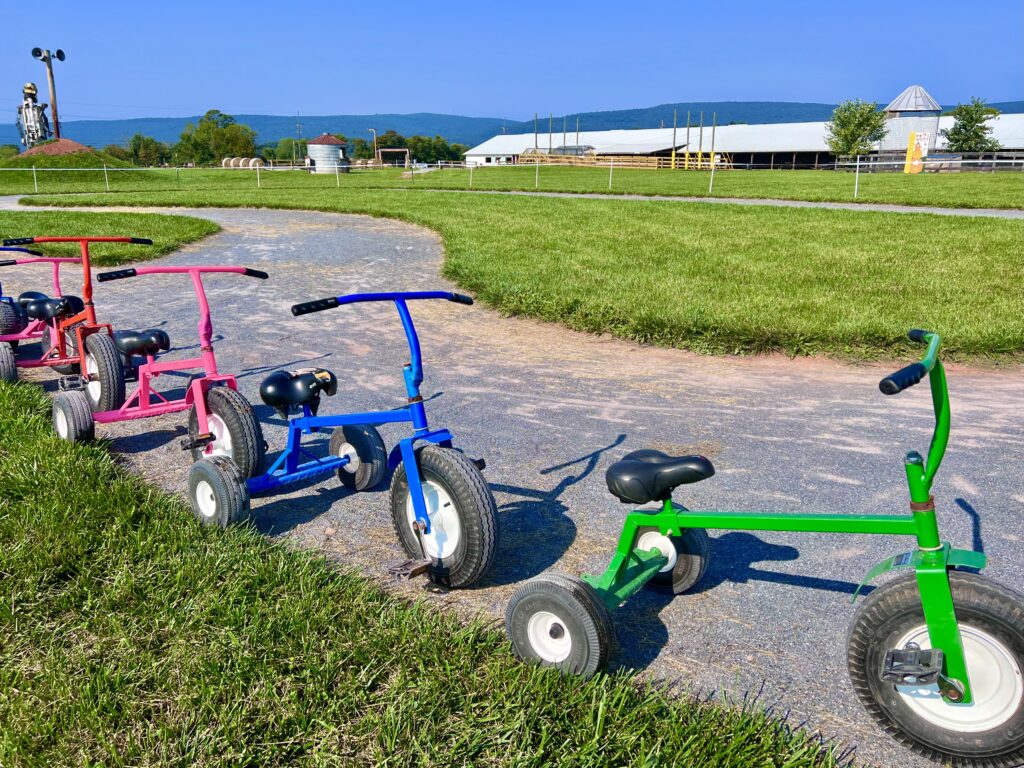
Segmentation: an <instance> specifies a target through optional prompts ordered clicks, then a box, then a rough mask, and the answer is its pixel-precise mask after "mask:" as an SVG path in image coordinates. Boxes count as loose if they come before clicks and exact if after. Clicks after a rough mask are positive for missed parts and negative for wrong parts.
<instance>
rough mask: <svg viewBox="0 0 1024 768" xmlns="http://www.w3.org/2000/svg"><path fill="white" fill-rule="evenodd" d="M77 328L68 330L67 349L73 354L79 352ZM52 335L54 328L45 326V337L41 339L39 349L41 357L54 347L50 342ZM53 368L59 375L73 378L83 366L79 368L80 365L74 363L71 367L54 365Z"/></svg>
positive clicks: (73, 327)
mask: <svg viewBox="0 0 1024 768" xmlns="http://www.w3.org/2000/svg"><path fill="white" fill-rule="evenodd" d="M77 327H78V326H77V325H75V326H72V327H71V328H68V329H67V331H66V333H67V337H68V341H67V348H68V351H69V352H72V353H75V352H76V351H77V345H78V336H77V335H76V334H75V328H77ZM52 333H53V328H51V327H50V326H49V325H46V326H43V335H42V336H41V337H40V338H39V344H40V345H41V346H40V347H39V355H40V357H41V356H42V355H45V354H46V353H47V351H49V349H50V347H52V346H53V342H52V341H50V338H51V336H52ZM52 368H53V370H55V371H56V372H57V373H62V374H64V375H65V376H71V375H72V374H75V373H79V372H80V371H81V366H79V364H78V363H72V364H71V365H54V366H52Z"/></svg>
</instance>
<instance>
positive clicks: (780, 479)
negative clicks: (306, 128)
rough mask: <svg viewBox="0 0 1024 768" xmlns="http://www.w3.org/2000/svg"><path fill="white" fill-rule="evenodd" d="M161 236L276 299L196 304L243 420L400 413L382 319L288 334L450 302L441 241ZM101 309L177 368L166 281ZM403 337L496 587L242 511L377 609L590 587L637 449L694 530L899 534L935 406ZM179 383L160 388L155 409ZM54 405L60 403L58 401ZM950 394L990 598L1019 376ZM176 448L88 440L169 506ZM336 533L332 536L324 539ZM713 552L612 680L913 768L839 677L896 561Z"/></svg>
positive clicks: (353, 517)
mask: <svg viewBox="0 0 1024 768" xmlns="http://www.w3.org/2000/svg"><path fill="white" fill-rule="evenodd" d="M5 202H6V203H7V204H10V203H9V202H8V201H0V207H3V204H4V203H5ZM716 202H718V201H716ZM135 210H139V209H135ZM172 212H174V213H187V214H189V215H193V216H200V217H205V218H209V219H211V220H213V221H216V222H217V223H218V224H220V225H221V226H222V227H223V229H224V231H223V233H221V234H218V235H215V236H213V237H211V238H209V239H207V240H205V241H203V242H201V243H198V244H194V245H192V246H189V247H186V248H184V249H182V250H181V251H180V252H178V253H176V254H173V255H171V256H169V257H166V258H164V259H163V262H164V263H167V264H179V265H180V264H189V263H211V264H212V263H226V264H240V265H245V266H251V267H255V268H258V269H263V270H266V271H267V272H269V273H270V275H271V279H270V280H268V281H265V282H264V281H257V280H252V279H247V278H244V277H238V276H235V275H217V276H213V277H211V278H210V279H209V280H208V281H207V285H208V289H209V293H210V299H211V305H212V307H213V322H214V328H215V334H216V341H217V354H218V360H219V362H220V366H221V369H222V370H223V371H225V372H234V373H237V374H238V375H239V376H240V378H239V383H240V386H241V389H242V392H243V393H244V394H245V395H246V396H247V397H248V398H249V399H250V400H251V401H252V402H254V403H259V402H260V401H259V397H258V387H259V383H260V381H261V380H262V378H263V377H264V376H265V375H266V374H268V373H269V372H271V371H273V370H275V369H277V368H281V367H289V366H292V367H295V366H301V365H319V366H324V367H327V368H330V369H331V370H333V371H335V373H337V375H338V378H339V382H340V385H339V394H338V395H337V396H336V397H334V398H328V399H325V402H324V406H323V412H325V413H332V412H344V411H354V410H371V409H378V408H389V407H394V406H398V405H400V404H401V403H402V402H403V399H404V390H403V386H402V382H401V371H400V367H401V365H402V364H403V363H404V362H405V361H406V359H407V352H406V351H405V346H404V337H403V336H402V331H401V326H400V324H399V321H398V318H397V315H396V313H395V311H394V309H393V308H392V307H391V306H390V305H378V306H366V307H365V308H339V309H335V310H331V311H328V312H324V313H320V314H314V315H308V316H305V317H302V318H293V317H292V316H291V314H290V313H289V311H288V307H289V306H290V305H291V304H292V303H294V302H297V301H302V300H307V299H312V298H320V297H323V296H326V295H337V294H341V293H348V292H354V291H364V290H383V289H387V290H403V289H432V288H450V287H451V286H450V284H449V283H448V282H447V281H445V280H443V279H441V278H440V277H439V276H438V272H439V266H440V262H441V258H442V248H441V244H440V242H439V240H438V238H437V237H436V235H434V234H433V233H431V232H429V231H426V230H423V229H419V228H416V227H413V226H410V225H406V224H398V223H394V222H388V221H383V220H378V219H370V218H366V217H360V216H348V215H339V214H324V213H312V212H309V213H305V212H286V211H270V210H245V209H242V210H215V209H207V210H184V209H174V210H173V211H172ZM132 234H137V235H142V236H144V235H145V233H144V232H139V233H132ZM3 277H4V284H5V286H6V287H8V291H20V290H26V289H30V288H34V287H36V286H38V285H39V284H40V283H45V282H46V279H45V278H44V276H42V275H41V274H40V273H39V272H38V271H36V270H31V268H28V267H26V268H13V269H5V271H4V275H3ZM68 283H69V285H73V284H74V283H73V282H72V281H71V280H70V279H69V280H68ZM96 301H97V309H98V313H99V315H100V317H101V319H105V320H108V321H111V322H113V323H114V325H115V327H118V328H132V327H134V328H143V327H161V328H164V329H166V330H167V331H168V332H169V333H170V336H171V339H172V341H173V343H174V350H173V351H172V353H171V355H181V356H184V355H186V354H189V353H190V351H191V350H192V349H193V348H194V345H195V338H196V336H195V334H196V328H195V321H196V312H195V306H194V299H193V296H192V293H191V290H190V288H189V286H188V284H187V282H186V281H185V280H183V279H181V278H179V277H176V276H160V277H144V278H139V279H136V280H125V281H120V282H116V283H111V284H101V285H97V287H96ZM413 314H414V317H415V319H416V320H417V325H418V329H419V331H420V334H421V340H422V344H423V350H424V356H425V362H426V382H425V385H424V388H423V391H424V394H425V396H426V395H433V394H435V393H436V394H437V395H439V396H438V397H437V398H436V399H433V400H431V401H430V403H429V406H428V408H429V413H430V416H431V419H432V424H433V425H435V426H447V427H449V428H450V429H452V431H453V432H454V433H455V435H456V439H457V444H458V445H459V446H460V447H463V448H464V449H465V450H466V451H467V453H469V454H470V455H471V456H483V457H485V458H486V459H487V462H488V470H487V473H486V474H487V477H488V479H489V480H490V482H491V484H492V489H493V491H494V494H495V497H496V498H497V501H498V505H499V508H500V521H501V525H502V537H501V539H500V542H499V552H498V558H497V565H496V567H495V569H494V570H493V572H492V573H491V574H490V576H489V578H488V579H487V581H486V582H485V583H483V584H481V585H480V586H479V587H478V588H475V589H471V590H465V591H459V592H452V593H448V594H444V593H438V592H434V591H430V590H428V589H426V588H424V586H423V584H422V582H412V583H406V584H398V583H395V582H391V581H389V580H387V577H386V575H385V568H386V566H387V565H388V564H390V563H392V562H394V561H397V560H399V559H401V553H400V551H399V548H398V545H397V543H396V540H395V535H394V533H393V531H392V529H391V524H390V518H389V514H388V511H387V492H386V491H379V492H374V493H367V494H360V495H354V496H350V495H349V494H348V493H347V492H346V491H345V490H343V489H341V488H340V487H339V484H338V483H337V481H336V480H327V481H324V482H322V483H319V484H317V485H314V486H311V487H305V488H300V489H297V490H294V491H293V492H292V493H288V494H282V495H277V496H271V497H266V498H261V499H256V500H255V502H254V509H255V515H256V521H257V524H258V525H259V527H260V528H261V529H262V530H264V531H266V532H267V533H268V534H269V535H273V536H278V537H281V538H282V539H284V540H287V541H290V542H293V543H294V544H297V545H300V546H303V547H306V548H310V549H314V550H317V551H319V552H322V553H324V554H325V555H326V556H328V557H329V558H331V559H334V560H336V561H337V562H339V563H340V564H344V565H352V566H355V567H357V568H359V569H361V570H363V571H364V572H366V573H368V574H370V575H372V576H373V577H374V578H377V579H379V580H380V581H381V582H382V583H386V584H387V585H388V587H389V588H390V589H393V590H396V591H398V592H400V593H403V594H407V595H413V596H417V597H422V598H424V599H426V600H429V601H432V602H434V603H436V604H438V605H443V606H451V607H453V608H456V609H458V610H460V611H463V612H465V613H467V614H481V615H483V616H484V617H485V618H490V619H493V620H494V621H499V620H500V618H501V616H502V613H503V610H504V607H505V603H506V601H507V599H508V597H509V595H510V594H511V592H512V590H513V589H514V588H515V586H516V585H517V584H518V583H520V582H521V581H522V580H523V579H526V578H529V577H531V576H534V575H536V574H538V573H540V572H542V571H544V570H547V569H549V568H557V569H561V570H565V571H574V572H575V571H579V570H587V571H590V572H596V571H599V570H601V569H603V567H604V565H605V564H606V563H607V559H608V558H609V557H610V555H611V552H612V550H613V547H614V545H615V540H616V536H617V533H618V531H619V528H620V524H621V519H622V514H623V512H624V510H625V508H624V507H623V506H621V505H620V504H619V503H618V502H617V501H616V500H615V499H613V498H612V497H611V496H609V495H608V493H607V491H606V490H605V488H604V480H603V472H604V469H605V468H606V467H607V466H608V464H609V463H611V462H612V461H613V460H614V459H616V458H617V457H619V456H621V455H622V454H623V453H625V452H626V451H628V450H632V449H635V448H640V447H645V446H653V447H657V448H662V449H664V450H667V451H675V452H690V451H695V452H700V453H703V454H705V455H707V456H709V457H710V458H712V460H713V461H714V462H715V465H716V467H717V469H718V474H717V475H716V477H714V478H713V479H711V480H709V481H707V482H704V483H700V484H698V485H695V486H689V487H686V488H684V489H683V490H682V491H681V492H680V493H678V494H677V499H678V500H679V501H682V502H684V503H686V504H688V505H690V506H694V507H718V508H723V509H739V510H752V509H781V510H791V511H815V510H824V511H838V512H844V511H849V512H865V513H892V512H902V511H903V510H905V509H906V491H905V487H904V480H903V470H902V456H903V454H904V452H905V451H906V450H908V449H910V448H918V449H921V450H924V449H925V448H926V447H927V440H928V436H929V434H930V428H931V422H932V416H931V407H930V401H929V397H928V394H927V389H917V390H913V391H911V392H909V393H907V394H904V395H902V396H900V397H895V398H886V397H883V396H882V395H881V394H880V393H879V392H878V388H877V382H878V379H879V378H880V377H881V375H883V374H884V373H887V372H888V368H879V367H877V366H871V365H864V366H848V365H842V364H838V363H834V362H830V361H823V360H788V359H785V358H780V357H770V358H753V359H750V358H746V359H745V358H708V357H700V356H697V355H692V354H688V353H686V352H682V351H678V350H669V349H657V348H649V347H642V346H638V345H636V344H631V343H627V342H624V341H619V340H615V339H611V338H605V337H594V336H587V335H583V334H578V333H574V332H571V331H567V330H565V329H562V328H560V327H556V326H552V325H545V324H541V323H537V322H533V321H530V320H523V319H508V318H501V317H499V316H498V315H497V314H495V313H494V312H492V311H490V310H488V309H485V308H483V307H481V306H473V307H464V306H460V305H455V304H450V303H447V302H422V303H416V304H414V305H413ZM183 382H184V379H183V378H181V377H173V376H171V377H168V378H167V380H166V383H165V384H164V386H165V387H174V386H176V385H181V384H182V383H183ZM46 385H47V386H48V387H49V388H51V389H52V380H47V382H46ZM950 386H951V390H952V397H953V408H954V432H953V437H952V444H951V449H950V452H949V454H948V457H947V463H946V464H945V465H944V466H943V469H942V472H941V474H940V478H939V482H938V484H937V487H936V496H937V502H938V505H939V508H940V515H941V518H942V526H943V529H944V532H945V535H946V537H947V538H949V539H951V540H952V541H953V542H954V544H956V545H960V546H967V547H972V546H973V547H984V549H985V551H986V552H987V553H988V555H989V557H990V563H991V566H990V573H991V575H992V576H993V577H994V578H997V579H999V580H1001V581H1003V582H1005V583H1007V584H1009V585H1011V586H1013V587H1016V588H1018V589H1021V588H1024V558H1022V557H1021V556H1020V549H1021V543H1020V542H1021V537H1022V536H1024V525H1022V523H1021V520H1022V519H1024V492H1022V489H1021V485H1020V463H1021V460H1022V458H1024V440H1022V436H1021V435H1022V433H1021V414H1022V413H1024V387H1022V386H1021V371H1020V369H1019V368H1013V369H1009V370H977V369H963V368H959V367H957V366H953V367H952V368H951V370H950ZM257 412H258V413H259V415H260V417H261V419H262V420H263V422H264V425H265V427H264V429H265V431H266V437H267V440H268V441H269V443H270V446H271V451H272V452H274V451H277V450H279V449H280V448H281V447H282V446H283V443H284V438H285V430H284V429H283V427H282V426H281V421H280V419H279V417H277V416H276V415H275V414H273V412H272V411H271V410H270V409H269V408H266V407H265V406H263V405H262V404H260V405H257ZM185 423H186V418H185V416H184V414H181V415H176V416H169V417H164V418H160V419H156V420H150V421H146V422H128V423H121V424H115V425H106V426H102V425H101V426H99V427H98V430H99V432H100V433H101V434H102V435H104V436H106V437H109V438H112V439H113V445H112V447H113V449H114V450H115V451H117V452H119V453H121V454H123V456H124V457H125V460H126V461H127V462H128V463H129V464H130V465H131V466H132V467H134V468H136V469H137V470H139V471H140V472H142V473H143V474H144V475H146V476H147V477H148V478H150V479H151V480H153V481H155V482H157V483H159V484H160V485H162V486H163V487H164V488H167V489H169V490H172V491H175V492H181V491H182V490H183V488H184V483H185V478H186V473H187V469H188V464H189V462H188V459H187V456H186V454H184V453H183V452H182V451H181V450H180V449H179V448H178V441H179V438H180V437H181V436H182V435H184V433H185ZM382 433H383V434H384V437H385V440H386V441H387V443H388V445H389V446H390V445H393V444H394V442H395V440H396V439H397V438H398V437H399V436H400V433H399V432H398V431H396V430H395V429H393V428H392V429H388V428H385V429H382ZM329 528H334V529H336V531H337V532H336V533H335V534H334V535H333V536H331V537H328V536H327V535H326V534H325V531H326V530H327V529H329ZM713 536H714V540H713V546H714V551H713V556H712V563H711V566H710V569H709V572H708V575H707V577H706V578H705V580H704V581H703V582H702V584H701V585H700V587H699V591H698V592H696V593H695V594H692V595H688V596H684V597H679V598H676V599H674V600H668V599H666V598H665V597H663V596H659V595H654V594H651V593H648V592H643V593H641V594H639V595H638V596H636V597H635V598H633V599H632V600H631V601H630V602H629V603H628V604H627V605H626V606H625V607H623V608H622V609H621V610H620V611H619V612H618V614H617V631H618V639H619V642H620V645H621V649H620V651H619V653H618V654H617V655H616V657H615V662H616V663H617V664H620V665H626V666H632V667H637V668H641V669H645V670H646V671H647V673H649V674H650V675H652V676H655V677H659V678H666V679H670V680H673V681H679V682H682V683H683V684H684V685H686V686H688V687H690V688H693V689H721V690H725V691H731V692H734V693H737V694H740V695H742V693H743V692H744V691H752V692H760V697H761V700H762V702H763V703H765V704H768V705H775V706H776V707H777V709H778V710H781V711H789V712H790V714H791V717H792V718H793V720H794V721H796V722H801V721H805V720H806V721H807V722H808V724H809V725H810V727H812V728H817V729H820V730H821V731H822V732H823V733H825V734H826V735H828V736H830V737H838V738H840V739H842V740H844V741H845V742H847V743H849V744H851V745H852V746H854V747H855V748H856V755H857V757H858V758H859V759H861V760H867V761H871V762H877V763H879V764H882V765H896V764H900V765H903V766H918V765H926V764H927V763H923V762H922V761H920V760H918V759H917V758H916V757H914V756H913V755H910V754H909V753H908V752H906V751H905V750H904V749H903V748H901V747H899V746H898V745H896V743H895V742H893V741H891V740H890V739H888V738H886V737H885V736H883V735H882V734H881V732H880V731H879V730H878V729H877V728H876V727H875V726H874V725H873V724H872V723H871V722H870V721H869V720H868V719H867V717H866V716H865V714H864V713H863V712H862V710H861V707H860V705H859V704H858V703H857V701H856V700H855V698H854V694H853V691H852V689H851V686H850V684H849V681H848V678H847V674H846V668H845V661H844V658H845V644H844V637H845V632H846V627H847V624H848V622H849V620H850V618H851V616H852V612H853V608H852V607H851V605H850V596H851V594H852V592H853V590H854V588H855V586H856V584H857V583H858V582H859V580H860V579H861V578H862V576H863V575H864V574H865V572H866V571H867V570H868V569H869V568H870V567H871V566H872V565H874V564H875V563H877V562H879V561H880V560H882V559H884V558H885V557H887V556H889V555H891V554H894V553H895V552H899V551H903V550H905V549H907V548H908V544H909V542H905V541H897V540H895V539H889V538H888V537H876V538H873V537H867V536H864V537H851V536H846V537H843V536H836V535H787V534H771V533H764V534H752V533H728V532H719V533H715V534H713Z"/></svg>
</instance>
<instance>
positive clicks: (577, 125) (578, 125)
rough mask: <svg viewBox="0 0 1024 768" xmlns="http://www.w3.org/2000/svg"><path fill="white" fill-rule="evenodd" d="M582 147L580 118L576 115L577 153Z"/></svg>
mask: <svg viewBox="0 0 1024 768" xmlns="http://www.w3.org/2000/svg"><path fill="white" fill-rule="evenodd" d="M579 147H580V116H579V115H576V151H577V152H579Z"/></svg>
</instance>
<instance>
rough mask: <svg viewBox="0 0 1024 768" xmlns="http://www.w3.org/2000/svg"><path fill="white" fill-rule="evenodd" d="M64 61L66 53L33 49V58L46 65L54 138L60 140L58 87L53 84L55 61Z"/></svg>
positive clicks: (59, 50)
mask: <svg viewBox="0 0 1024 768" xmlns="http://www.w3.org/2000/svg"><path fill="white" fill-rule="evenodd" d="M55 57H56V59H57V61H64V58H65V57H64V51H62V50H61V49H60V48H58V49H57V50H56V51H54V52H53V53H52V54H51V53H50V51H49V50H48V49H46V48H33V49H32V58H33V59H39V60H40V61H41V62H43V64H45V65H46V81H47V83H48V84H49V86H50V114H51V115H53V137H54V138H55V139H59V138H60V117H59V116H58V115H57V87H56V86H55V85H54V84H53V59H54V58H55Z"/></svg>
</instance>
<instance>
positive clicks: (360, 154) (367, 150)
mask: <svg viewBox="0 0 1024 768" xmlns="http://www.w3.org/2000/svg"><path fill="white" fill-rule="evenodd" d="M351 146H352V155H351V156H352V157H354V158H355V159H357V160H372V159H373V144H372V143H371V142H369V141H367V140H366V139H361V138H358V137H356V138H354V139H352V142H351Z"/></svg>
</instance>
